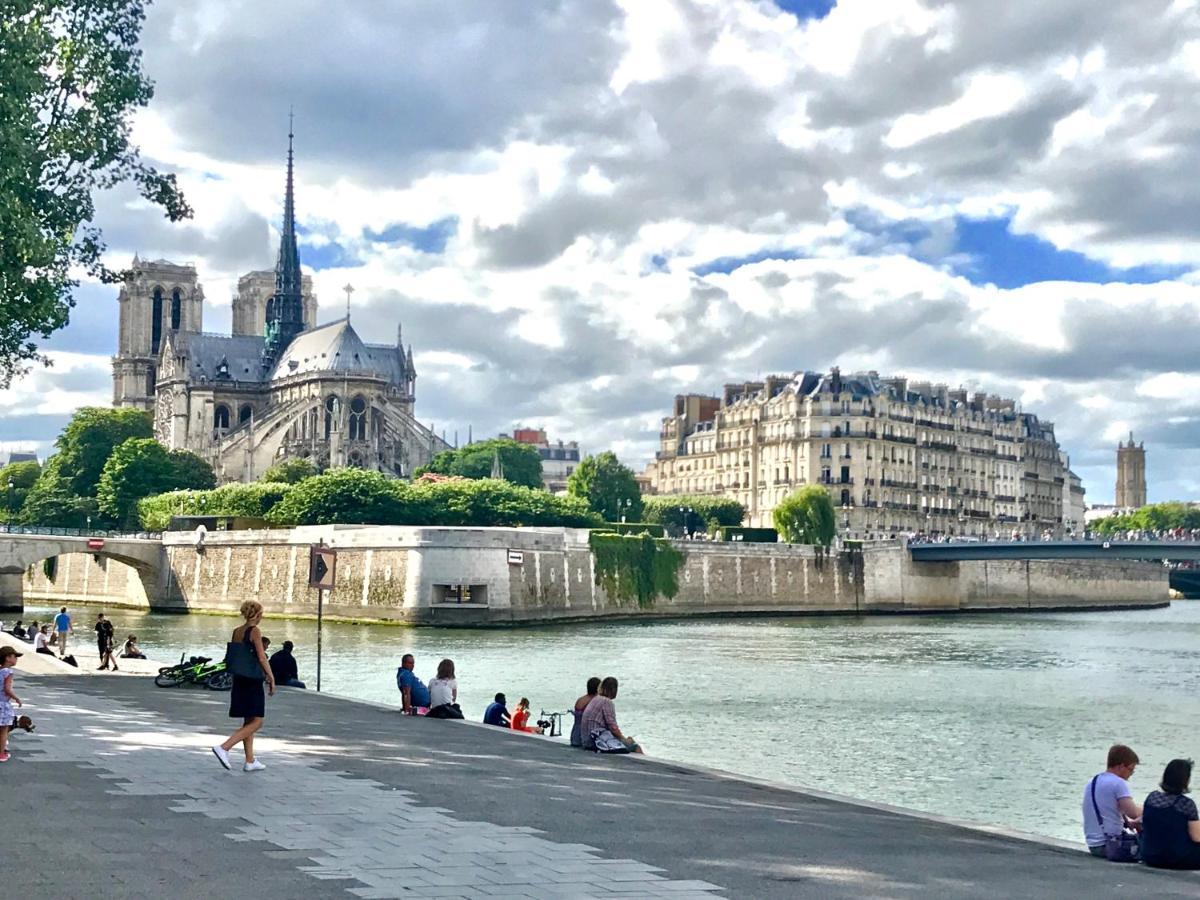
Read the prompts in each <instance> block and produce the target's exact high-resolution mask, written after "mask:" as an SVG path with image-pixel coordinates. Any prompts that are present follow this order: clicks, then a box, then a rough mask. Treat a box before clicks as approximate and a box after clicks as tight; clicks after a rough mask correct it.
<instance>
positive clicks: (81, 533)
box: [0, 525, 162, 541]
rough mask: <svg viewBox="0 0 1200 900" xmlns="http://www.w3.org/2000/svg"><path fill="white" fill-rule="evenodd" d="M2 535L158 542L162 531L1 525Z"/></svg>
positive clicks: (0, 531) (0, 532)
mask: <svg viewBox="0 0 1200 900" xmlns="http://www.w3.org/2000/svg"><path fill="white" fill-rule="evenodd" d="M0 534H28V535H33V536H36V537H82V538H124V539H126V540H142V541H157V540H160V539H161V538H162V532H160V531H106V530H103V529H97V528H92V529H88V528H61V527H59V526H57V525H0Z"/></svg>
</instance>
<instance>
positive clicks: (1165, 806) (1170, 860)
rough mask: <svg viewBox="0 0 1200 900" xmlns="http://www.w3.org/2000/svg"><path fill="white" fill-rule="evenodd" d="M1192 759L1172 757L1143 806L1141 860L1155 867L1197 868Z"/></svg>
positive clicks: (1199, 824) (1198, 830)
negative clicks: (1157, 786) (1192, 793)
mask: <svg viewBox="0 0 1200 900" xmlns="http://www.w3.org/2000/svg"><path fill="white" fill-rule="evenodd" d="M1191 781H1192V761H1191V760H1190V759H1173V760H1171V761H1170V762H1169V763H1167V768H1166V769H1165V770H1163V777H1162V781H1161V782H1159V788H1160V790H1157V791H1151V792H1150V795H1149V796H1148V797H1146V802H1145V804H1144V805H1143V807H1142V809H1143V812H1142V852H1141V857H1142V862H1144V863H1145V864H1146V865H1148V866H1153V867H1155V868H1156V869H1200V814H1198V813H1197V811H1196V804H1195V801H1193V800H1192V798H1191V797H1188V796H1185V795H1186V794H1187V793H1188V791H1189V790H1190V789H1191Z"/></svg>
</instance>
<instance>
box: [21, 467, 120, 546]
mask: <svg viewBox="0 0 1200 900" xmlns="http://www.w3.org/2000/svg"><path fill="white" fill-rule="evenodd" d="M61 462H62V459H61V456H59V455H55V456H52V457H50V458H49V459H48V460H46V465H45V466H43V467H42V473H41V475H39V476H38V480H37V481H36V482H34V484H33V487H31V488H30V489H29V494H28V495H27V496H26V497H25V502H24V503H23V504H22V505H21V514H20V516H19V517H18V521H19V522H20V523H21V524H22V525H45V526H49V527H52V528H86V527H87V525H88V519H89V517H90V518H93V519H97V520H99V518H100V513H99V510H98V509H97V508H96V501H95V500H94V499H92V498H90V497H80V496H79V495H78V494H76V493H75V492H74V491H72V490H71V488H70V482H69V480H68V479H67V478H64V477H63V475H62V472H61Z"/></svg>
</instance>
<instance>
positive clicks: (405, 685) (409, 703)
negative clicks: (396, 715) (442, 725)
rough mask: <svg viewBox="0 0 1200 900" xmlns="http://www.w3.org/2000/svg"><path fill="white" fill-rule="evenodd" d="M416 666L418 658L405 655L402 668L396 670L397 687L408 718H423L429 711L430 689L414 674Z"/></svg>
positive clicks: (401, 661)
mask: <svg viewBox="0 0 1200 900" xmlns="http://www.w3.org/2000/svg"><path fill="white" fill-rule="evenodd" d="M416 665H417V660H416V657H414V656H413V655H412V654H411V653H405V654H404V656H402V657H401V658H400V668H398V669H397V670H396V687H397V688H398V689H399V691H400V702H401V704H402V706H403V707H404V714H405V715H407V716H423V715H425V713H427V712H428V711H429V688H427V687H426V686H425V682H423V681H422V680H421V679H420V678H418V677H417V676H416V674H415V673H414V672H413V669H414V668H415V667H416Z"/></svg>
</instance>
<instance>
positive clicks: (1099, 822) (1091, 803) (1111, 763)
mask: <svg viewBox="0 0 1200 900" xmlns="http://www.w3.org/2000/svg"><path fill="white" fill-rule="evenodd" d="M1138 762H1139V760H1138V755H1137V754H1136V753H1134V752H1133V750H1131V749H1130V748H1129V747H1126V746H1125V745H1124V744H1113V745H1112V746H1111V747H1109V748H1108V768H1107V769H1105V770H1104V771H1103V772H1101V773H1100V774H1099V775H1097V776H1096V777H1095V778H1093V779H1092V780H1091V781H1089V782H1088V783H1087V787H1085V788H1084V789H1083V837H1084V840H1085V841H1086V842H1087V847H1088V852H1089V853H1091V854H1092V856H1099V857H1102V858H1106V857H1107V853H1106V850H1105V848H1106V845H1107V844H1108V839H1109V838H1110V837H1119V836H1120V835H1121V833H1122V832H1123V831H1124V830H1125V829H1126V828H1141V816H1142V811H1141V809H1140V808H1139V807H1138V805H1137V804H1136V803H1134V802H1133V791H1131V790H1130V789H1129V778H1130V776H1131V775H1133V770H1134V769H1136V768H1137V765H1138ZM1093 788H1094V790H1093ZM1097 813H1099V815H1097Z"/></svg>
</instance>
